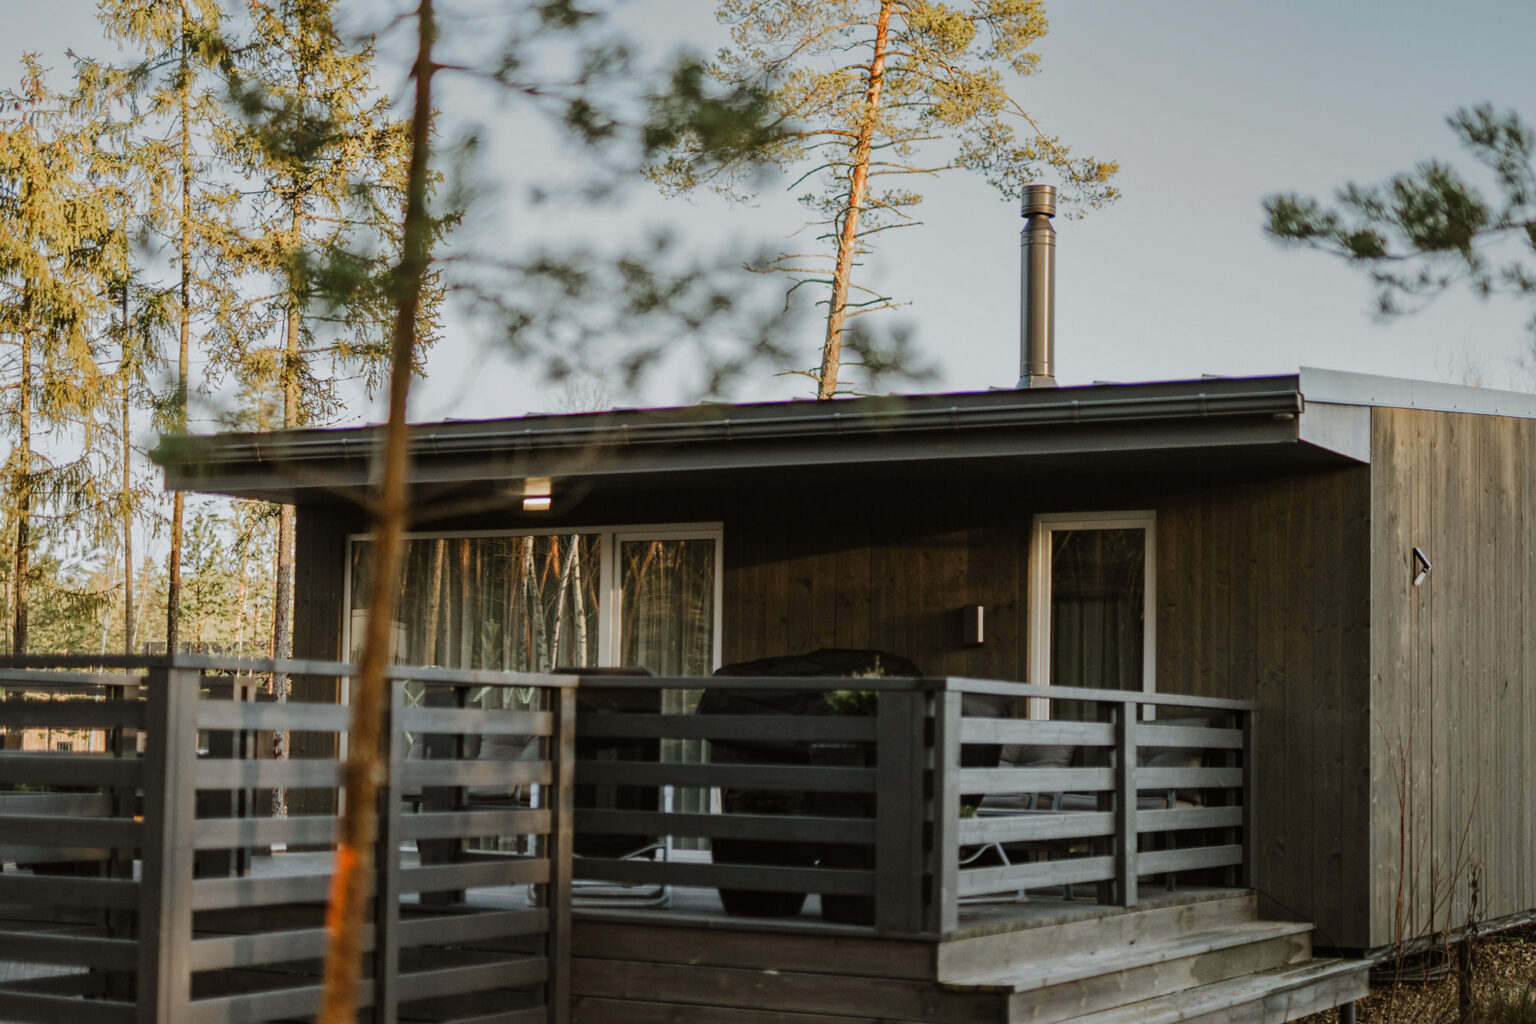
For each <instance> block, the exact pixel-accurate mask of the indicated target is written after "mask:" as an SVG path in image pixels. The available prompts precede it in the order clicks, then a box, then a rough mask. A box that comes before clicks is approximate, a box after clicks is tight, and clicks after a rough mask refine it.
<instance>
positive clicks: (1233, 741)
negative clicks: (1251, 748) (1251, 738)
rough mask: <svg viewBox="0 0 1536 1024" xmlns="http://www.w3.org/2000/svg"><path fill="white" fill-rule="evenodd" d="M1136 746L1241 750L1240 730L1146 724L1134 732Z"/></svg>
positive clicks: (1241, 738) (1241, 734) (1241, 733)
mask: <svg viewBox="0 0 1536 1024" xmlns="http://www.w3.org/2000/svg"><path fill="white" fill-rule="evenodd" d="M1136 743H1137V745H1138V746H1142V747H1151V748H1153V749H1156V748H1159V747H1202V748H1206V749H1217V750H1241V749H1242V747H1243V731H1242V730H1241V729H1209V728H1202V727H1200V726H1188V725H1157V724H1155V723H1152V722H1148V723H1146V724H1145V725H1144V726H1142V728H1140V729H1138V730H1137V731H1136Z"/></svg>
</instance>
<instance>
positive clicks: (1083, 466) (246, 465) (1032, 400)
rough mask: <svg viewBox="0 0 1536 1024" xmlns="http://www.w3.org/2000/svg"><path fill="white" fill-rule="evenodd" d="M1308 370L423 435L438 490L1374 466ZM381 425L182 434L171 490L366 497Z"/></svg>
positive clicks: (420, 454) (578, 418)
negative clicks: (783, 477)
mask: <svg viewBox="0 0 1536 1024" xmlns="http://www.w3.org/2000/svg"><path fill="white" fill-rule="evenodd" d="M1301 385H1302V382H1301V377H1300V376H1299V375H1295V374H1292V375H1286V376H1274V377H1249V378H1208V379H1202V380H1194V381H1169V382H1156V383H1145V384H1100V385H1092V386H1086V387H1063V388H1050V389H1036V390H1024V391H1016V390H998V391H987V392H976V393H962V394H938V395H917V396H893V397H887V398H865V399H855V400H843V401H834V402H809V401H796V402H777V403H764V404H753V405H723V404H721V405H698V406H690V407H683V408H673V409H638V410H618V411H613V412H601V413H586V414H576V415H563V416H525V417H519V418H515V419H502V420H479V421H449V422H443V423H423V424H416V425H414V426H412V427H411V431H410V444H411V482H412V485H413V487H414V488H416V489H417V490H418V491H422V492H433V493H436V492H442V491H445V490H453V489H480V490H484V489H486V488H493V489H503V490H505V491H507V492H508V493H513V494H515V493H520V488H521V484H522V482H523V481H525V480H527V479H529V478H539V477H549V478H551V479H553V480H555V481H565V482H576V481H579V482H581V485H582V486H583V487H585V488H589V489H590V488H613V489H623V488H629V487H643V486H656V485H657V484H658V483H660V482H667V483H680V482H684V481H687V482H693V483H700V484H706V483H716V482H718V483H727V482H730V481H733V480H742V479H763V478H764V475H765V474H766V475H771V474H775V473H778V472H781V471H793V472H794V473H795V474H796V479H797V480H806V479H811V478H814V477H816V476H817V475H819V474H820V473H824V472H835V473H836V474H837V475H838V476H839V477H842V478H846V477H848V476H849V475H850V474H852V475H854V476H860V475H871V476H879V475H889V474H890V473H892V472H894V471H900V472H902V473H909V472H921V473H933V474H938V475H946V476H947V475H953V474H977V473H980V474H987V473H994V472H1001V473H1016V472H1053V473H1057V472H1074V473H1093V472H1100V471H1110V470H1114V469H1116V468H1123V467H1134V468H1136V469H1138V470H1142V471H1156V470H1158V469H1160V468H1200V467H1219V466H1223V465H1241V466H1244V467H1246V468H1253V467H1268V466H1273V467H1274V468H1275V469H1276V470H1284V469H1288V468H1303V467H1307V466H1324V465H1345V464H1355V463H1360V462H1366V461H1368V460H1369V433H1370V431H1369V410H1368V409H1366V408H1363V407H1356V406H1351V405H1347V404H1340V403H1329V402H1322V403H1314V404H1309V403H1308V402H1307V401H1306V399H1305V397H1304V395H1303V392H1302V386H1301ZM382 439H383V433H382V429H381V428H379V427H359V428H347V429H330V430H292V431H276V432H271V433H263V434H219V435H213V436H207V437H194V438H189V439H186V440H185V441H181V442H178V443H176V444H174V445H173V444H169V443H167V444H164V445H162V447H161V449H160V450H159V452H158V453H157V458H158V459H159V460H160V461H161V462H162V464H163V465H164V466H165V469H166V486H167V487H168V488H171V489H185V490H196V491H206V492H212V493H219V494H227V495H232V496H236V497H246V498H262V499H267V500H271V501H281V502H291V503H296V504H310V503H331V502H347V501H354V500H357V499H359V498H361V497H362V496H363V495H364V494H365V493H366V492H367V490H368V489H369V487H370V485H371V482H372V481H373V479H374V474H375V471H376V465H377V462H378V455H379V453H380V448H381V445H382Z"/></svg>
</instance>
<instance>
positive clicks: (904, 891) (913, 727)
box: [875, 690, 936, 935]
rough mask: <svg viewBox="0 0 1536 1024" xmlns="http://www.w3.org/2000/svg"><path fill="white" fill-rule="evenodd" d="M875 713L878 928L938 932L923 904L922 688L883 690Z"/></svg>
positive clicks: (905, 932) (890, 932) (908, 932)
mask: <svg viewBox="0 0 1536 1024" xmlns="http://www.w3.org/2000/svg"><path fill="white" fill-rule="evenodd" d="M877 699H878V703H877V705H876V712H875V931H876V932H878V933H879V934H881V935H918V934H922V933H924V932H932V931H935V930H936V929H934V928H933V927H932V926H931V924H930V921H929V920H928V919H927V918H928V915H927V914H926V913H925V907H924V902H925V901H924V899H923V895H924V890H923V865H924V859H925V858H924V856H923V853H924V851H923V818H924V813H923V804H924V800H923V795H924V790H923V783H924V779H923V776H924V774H925V770H926V768H927V765H928V751H927V749H926V740H925V737H924V733H925V730H924V728H923V724H924V723H923V710H924V704H925V695H924V693H923V692H922V691H921V690H881V691H880V692H879V695H878V698H877Z"/></svg>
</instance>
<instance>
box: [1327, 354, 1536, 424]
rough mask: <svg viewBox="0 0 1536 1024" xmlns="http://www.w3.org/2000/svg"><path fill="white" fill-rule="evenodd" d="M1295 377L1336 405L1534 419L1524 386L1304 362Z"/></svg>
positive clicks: (1534, 405) (1533, 403) (1534, 400)
mask: <svg viewBox="0 0 1536 1024" xmlns="http://www.w3.org/2000/svg"><path fill="white" fill-rule="evenodd" d="M1297 379H1298V380H1299V381H1300V389H1301V393H1302V394H1303V395H1304V396H1305V397H1306V400H1307V402H1308V403H1309V404H1311V403H1314V402H1326V403H1331V404H1334V405H1357V406H1367V407H1369V406H1384V407H1389V408H1395V409H1425V410H1429V411H1433V412H1464V413H1471V414H1473V415H1478V416H1513V417H1515V418H1517V419H1536V395H1533V394H1527V393H1526V392H1523V391H1499V390H1496V389H1494V388H1481V387H1471V386H1468V385H1465V384H1443V383H1439V382H1436V381H1427V380H1409V379H1407V378H1403V377H1380V376H1376V375H1375V374H1369V373H1350V372H1348V371H1345V370H1323V369H1318V368H1316V367H1310V366H1303V367H1302V368H1301V370H1300V371H1299V373H1298V374H1297Z"/></svg>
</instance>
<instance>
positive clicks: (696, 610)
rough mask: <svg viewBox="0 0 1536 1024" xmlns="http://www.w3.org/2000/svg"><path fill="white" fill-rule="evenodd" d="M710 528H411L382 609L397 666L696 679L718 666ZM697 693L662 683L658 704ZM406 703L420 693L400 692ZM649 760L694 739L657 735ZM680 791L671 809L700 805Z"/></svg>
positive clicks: (513, 701) (703, 753) (689, 759)
mask: <svg viewBox="0 0 1536 1024" xmlns="http://www.w3.org/2000/svg"><path fill="white" fill-rule="evenodd" d="M369 544H370V541H369V539H368V538H367V537H366V536H360V537H354V538H352V539H351V550H350V551H349V552H348V564H349V571H348V574H347V583H348V591H349V593H348V598H347V604H348V608H349V612H350V614H349V616H348V619H347V629H348V634H349V635H348V637H347V638H346V645H345V649H346V650H347V651H348V652H349V653H350V655H351V657H352V659H353V660H354V661H355V660H356V659H357V656H358V653H359V651H358V646H357V645H358V644H360V643H361V640H362V637H363V635H364V629H363V626H364V620H365V618H366V615H367V607H368V590H369V587H370V585H371V581H370V580H369V579H368V572H369V570H370V568H371V564H370V561H369V559H368V558H367V557H366V556H367V552H368V546H369ZM720 549H721V529H720V527H719V526H718V525H702V526H696V525H682V526H666V527H619V528H580V529H576V530H572V531H570V532H561V533H523V534H513V533H486V532H482V533H456V534H437V535H427V534H412V535H409V536H407V538H406V547H405V559H404V563H405V569H404V578H403V580H402V582H401V588H400V597H399V605H398V607H397V608H396V611H395V623H394V628H393V631H392V632H393V639H392V641H391V647H392V650H391V651H390V658H391V660H392V661H394V662H396V663H398V664H407V665H436V666H442V667H448V668H475V669H490V670H499V671H513V672H548V671H552V670H554V669H557V668H565V667H575V668H591V667H595V666H609V665H625V666H639V667H642V668H648V669H650V670H651V671H652V672H655V673H656V674H657V675H663V676H705V675H709V674H710V673H711V672H712V671H714V669H715V668H716V667H717V666H718V665H719V663H720V593H721V577H720V569H719V566H720ZM702 693H703V691H702V690H696V689H686V690H664V691H662V696H661V702H662V703H661V710H662V711H664V712H667V713H671V714H680V713H688V712H691V711H692V710H693V708H694V707H695V706H696V705H697V704H698V702H699V697H700V695H701V694H702ZM406 699H407V700H412V701H416V700H420V699H422V694H421V693H420V692H419V688H416V687H412V686H407V688H406ZM535 699H536V694H535V691H534V690H532V689H531V688H530V689H528V690H526V691H523V690H521V688H513V689H506V690H493V689H490V688H486V689H485V690H483V691H481V692H480V693H477V694H475V695H473V696H472V697H471V703H474V704H479V705H480V706H482V707H483V706H485V705H484V704H483V703H482V702H484V701H490V700H500V701H502V702H503V706H507V707H527V706H530V705H529V703H528V702H531V701H533V700H535ZM661 756H662V757H663V758H665V759H666V760H670V761H683V762H686V763H695V764H697V763H702V762H703V761H704V760H706V759H707V757H708V751H707V750H706V749H705V746H704V743H703V741H701V740H676V739H668V740H664V741H663V742H662V745H661ZM707 800H708V794H707V793H706V792H705V791H702V790H695V789H682V790H679V791H678V792H677V793H676V795H675V806H676V809H677V810H679V811H701V810H705V809H707Z"/></svg>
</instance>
